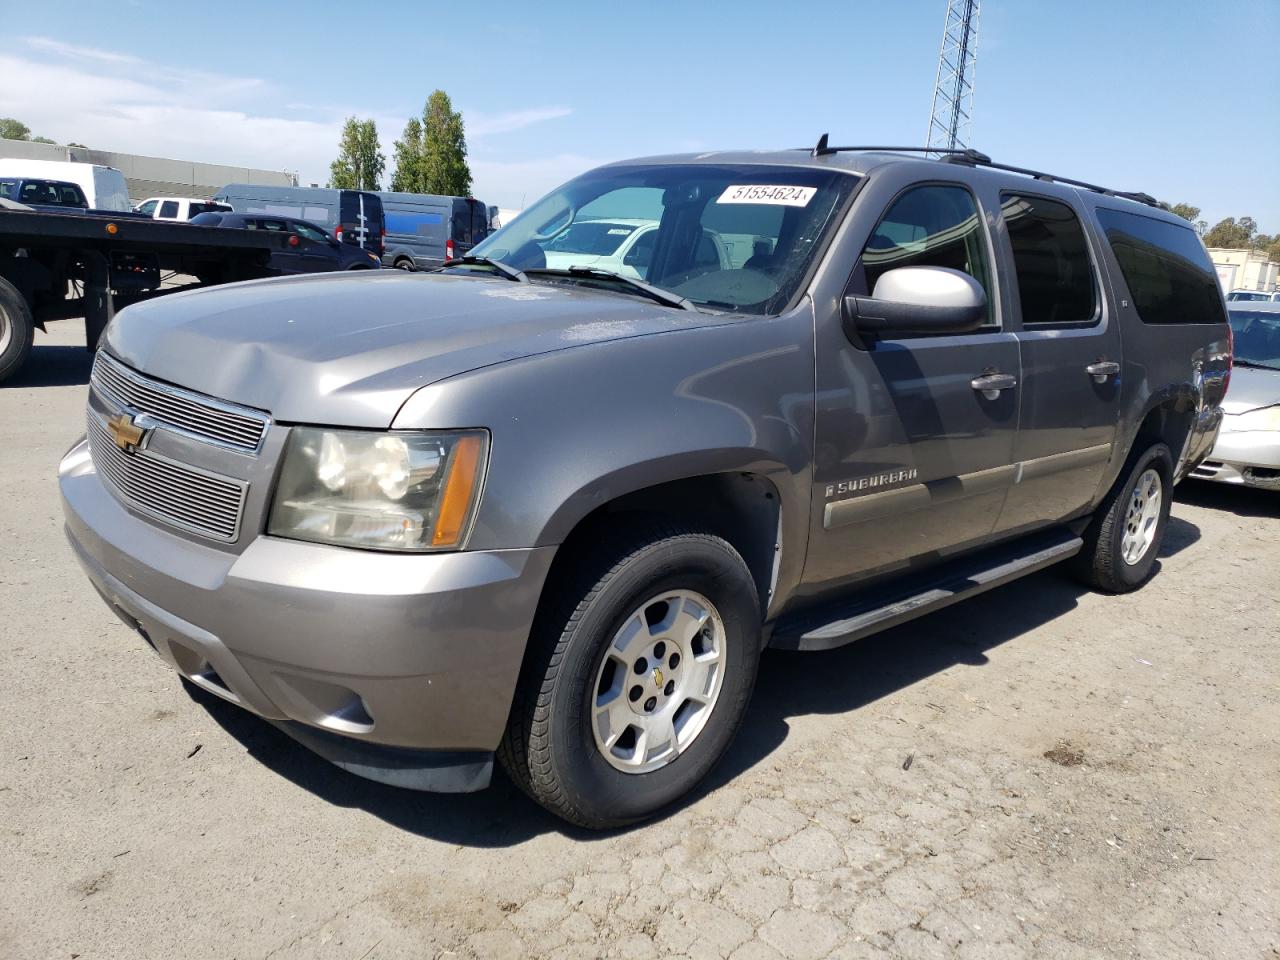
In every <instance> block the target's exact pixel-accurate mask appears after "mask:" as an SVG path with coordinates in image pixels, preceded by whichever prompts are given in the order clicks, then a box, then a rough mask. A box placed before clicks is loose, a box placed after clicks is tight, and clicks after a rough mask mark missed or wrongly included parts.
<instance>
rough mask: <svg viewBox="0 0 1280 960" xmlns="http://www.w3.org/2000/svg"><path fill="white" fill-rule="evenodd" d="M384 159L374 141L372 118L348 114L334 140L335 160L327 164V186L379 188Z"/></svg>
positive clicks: (384, 166)
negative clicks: (363, 118) (336, 157)
mask: <svg viewBox="0 0 1280 960" xmlns="http://www.w3.org/2000/svg"><path fill="white" fill-rule="evenodd" d="M386 166H387V158H386V157H385V156H383V154H382V151H381V149H380V147H379V144H378V126H377V124H375V123H374V122H373V121H372V120H357V119H356V118H355V117H348V118H347V122H346V123H345V124H343V126H342V137H341V138H340V139H339V140H338V159H336V160H334V161H333V163H331V164H329V186H331V187H337V188H338V189H340V190H379V189H381V187H380V186H379V183H378V181H379V180H381V179H382V171H383V170H384V169H386Z"/></svg>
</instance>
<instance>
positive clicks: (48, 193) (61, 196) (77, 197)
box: [0, 177, 89, 210]
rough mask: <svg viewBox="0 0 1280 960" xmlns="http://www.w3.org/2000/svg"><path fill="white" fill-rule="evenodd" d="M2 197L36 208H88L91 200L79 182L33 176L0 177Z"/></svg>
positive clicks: (0, 194) (0, 195)
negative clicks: (86, 197) (86, 196)
mask: <svg viewBox="0 0 1280 960" xmlns="http://www.w3.org/2000/svg"><path fill="white" fill-rule="evenodd" d="M0 197H4V198H5V199H6V200H13V201H14V202H16V203H23V204H26V205H27V206H29V207H31V208H32V209H35V210H46V209H49V208H57V209H70V210H88V209H89V201H88V200H87V199H85V195H84V191H83V190H81V189H80V186H79V184H75V183H71V182H69V181H67V180H43V179H37V178H33V177H0Z"/></svg>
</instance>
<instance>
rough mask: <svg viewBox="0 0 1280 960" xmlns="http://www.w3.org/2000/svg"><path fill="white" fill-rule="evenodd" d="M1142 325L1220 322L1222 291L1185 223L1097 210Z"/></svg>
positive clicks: (1223, 318) (1211, 266)
mask: <svg viewBox="0 0 1280 960" xmlns="http://www.w3.org/2000/svg"><path fill="white" fill-rule="evenodd" d="M1098 222H1099V223H1101V224H1102V229H1103V231H1104V232H1105V233H1106V235H1107V241H1108V242H1109V243H1110V244H1111V249H1112V251H1113V252H1114V253H1115V255H1116V260H1117V261H1118V262H1119V264H1120V272H1121V273H1123V274H1124V282H1125V284H1126V285H1127V286H1128V288H1129V295H1130V296H1131V297H1132V298H1133V306H1134V308H1135V309H1136V310H1137V311H1138V316H1139V317H1140V318H1141V319H1142V321H1143V322H1144V323H1222V322H1224V321H1225V320H1226V317H1224V316H1223V314H1222V293H1221V292H1220V290H1219V289H1218V280H1217V276H1216V274H1215V273H1214V272H1213V264H1212V263H1210V261H1209V254H1208V253H1207V252H1205V249H1204V247H1203V246H1202V245H1201V243H1200V240H1199V238H1198V237H1196V235H1195V233H1194V232H1193V231H1192V230H1191V228H1190V227H1189V226H1187V227H1182V226H1179V225H1177V224H1174V223H1168V222H1166V221H1164V220H1154V219H1152V218H1151V217H1143V216H1139V215H1138V214H1134V213H1125V212H1123V211H1121V210H1106V209H1102V208H1099V209H1098Z"/></svg>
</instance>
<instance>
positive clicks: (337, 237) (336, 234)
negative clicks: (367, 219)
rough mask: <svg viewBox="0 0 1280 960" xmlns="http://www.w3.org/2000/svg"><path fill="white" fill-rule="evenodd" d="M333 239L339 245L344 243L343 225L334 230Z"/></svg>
mask: <svg viewBox="0 0 1280 960" xmlns="http://www.w3.org/2000/svg"><path fill="white" fill-rule="evenodd" d="M333 237H334V239H335V240H337V241H338V242H339V243H341V242H342V224H338V226H337V227H335V228H334V231H333Z"/></svg>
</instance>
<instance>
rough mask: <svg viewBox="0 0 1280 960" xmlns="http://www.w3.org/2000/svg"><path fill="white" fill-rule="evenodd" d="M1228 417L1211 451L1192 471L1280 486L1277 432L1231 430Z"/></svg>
mask: <svg viewBox="0 0 1280 960" xmlns="http://www.w3.org/2000/svg"><path fill="white" fill-rule="evenodd" d="M1230 419H1231V418H1230V417H1228V418H1227V425H1225V426H1224V427H1223V430H1222V432H1221V433H1220V434H1219V435H1218V440H1217V443H1215V444H1214V445H1213V451H1212V452H1211V453H1210V454H1209V456H1208V457H1207V458H1206V459H1205V461H1204V462H1203V463H1201V464H1200V465H1199V466H1198V467H1197V468H1196V469H1195V470H1194V471H1193V472H1192V474H1191V476H1193V477H1196V478H1198V479H1201V480H1215V481H1217V482H1219V483H1234V484H1242V485H1244V486H1247V487H1259V488H1261V489H1264V490H1280V433H1276V432H1273V431H1267V430H1231V429H1229V426H1230Z"/></svg>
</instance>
